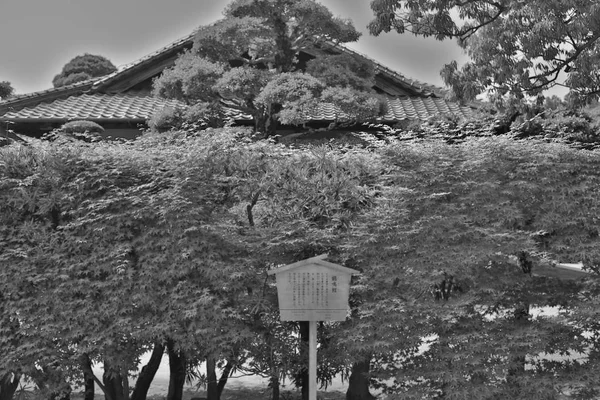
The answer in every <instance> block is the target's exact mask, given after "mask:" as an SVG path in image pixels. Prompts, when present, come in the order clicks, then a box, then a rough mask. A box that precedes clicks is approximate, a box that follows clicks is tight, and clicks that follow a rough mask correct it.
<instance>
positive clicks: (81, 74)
mask: <svg viewBox="0 0 600 400" xmlns="http://www.w3.org/2000/svg"><path fill="white" fill-rule="evenodd" d="M116 70H117V67H115V66H114V65H113V63H111V62H110V61H109V60H108V59H107V58H105V57H102V56H99V55H93V54H88V53H86V54H84V55H81V56H77V57H75V58H73V59H72V60H71V61H69V62H68V63H66V64H65V66H64V67H63V69H62V71H61V72H60V74H58V75H56V76H55V77H54V79H53V80H52V84H53V85H54V87H61V86H66V85H71V84H73V83H77V82H81V81H85V80H88V79H91V78H96V77H99V76H104V75H107V74H110V73H111V72H114V71H116Z"/></svg>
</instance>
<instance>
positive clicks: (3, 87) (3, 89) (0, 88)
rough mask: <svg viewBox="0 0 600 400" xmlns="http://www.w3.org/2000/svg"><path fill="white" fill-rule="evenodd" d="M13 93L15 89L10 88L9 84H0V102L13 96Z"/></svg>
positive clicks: (6, 82)
mask: <svg viewBox="0 0 600 400" xmlns="http://www.w3.org/2000/svg"><path fill="white" fill-rule="evenodd" d="M14 91H15V89H14V88H13V87H12V85H11V84H10V82H8V81H2V82H0V100H6V99H7V98H9V97H10V96H12V95H13V93H14Z"/></svg>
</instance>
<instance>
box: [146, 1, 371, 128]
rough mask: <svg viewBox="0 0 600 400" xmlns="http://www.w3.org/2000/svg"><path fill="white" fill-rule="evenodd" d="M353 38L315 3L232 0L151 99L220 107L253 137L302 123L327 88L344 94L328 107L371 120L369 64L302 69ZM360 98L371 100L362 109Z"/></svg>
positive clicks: (334, 61)
mask: <svg viewBox="0 0 600 400" xmlns="http://www.w3.org/2000/svg"><path fill="white" fill-rule="evenodd" d="M359 36H360V33H359V32H358V31H356V29H355V28H354V26H353V25H352V23H351V22H350V21H348V20H344V19H341V18H338V17H334V16H333V15H332V14H331V12H330V11H329V10H328V9H327V8H326V7H324V6H323V5H321V4H319V3H317V2H316V1H315V0H302V1H291V0H252V1H250V0H235V1H232V2H231V3H230V4H229V5H228V6H227V8H226V11H225V18H224V19H222V20H220V21H217V22H215V23H214V24H211V25H208V26H204V27H201V28H200V29H199V30H198V32H197V34H196V37H195V39H194V46H193V48H192V50H191V51H190V52H188V53H185V54H183V55H182V56H181V57H180V58H179V59H178V60H177V62H176V63H175V66H174V67H173V68H170V69H167V70H166V71H164V72H163V74H162V76H161V77H159V78H158V79H157V80H155V82H154V94H155V95H157V96H161V97H167V98H175V99H179V100H182V101H184V102H186V103H188V104H197V103H205V104H206V103H211V104H220V101H221V100H224V101H225V103H226V104H227V107H229V108H232V109H234V110H237V111H238V112H241V113H243V114H246V115H250V116H251V117H252V118H253V119H254V121H255V123H256V129H257V130H259V131H261V132H263V133H265V132H267V131H269V133H273V130H274V129H275V123H276V122H280V123H285V124H297V123H300V122H303V121H304V120H305V119H306V115H308V114H309V113H310V112H311V111H313V110H314V109H315V107H318V105H319V104H320V102H322V101H323V99H322V98H321V94H322V92H323V90H324V88H325V87H326V85H327V86H330V85H333V87H335V88H340V89H343V90H342V91H341V92H340V95H339V96H337V97H336V96H329V97H328V98H327V101H330V102H333V104H335V105H336V106H338V107H339V108H340V109H341V111H342V112H346V117H345V118H348V119H357V118H356V117H355V114H354V113H353V112H354V111H355V110H356V108H361V107H362V108H361V111H362V112H361V113H360V115H359V116H358V117H360V118H365V117H367V118H368V117H374V116H376V115H378V113H379V111H380V107H379V105H378V101H376V100H375V97H374V94H373V93H371V91H372V86H373V85H372V82H373V76H374V70H373V67H372V66H370V65H367V64H369V63H368V62H365V61H363V60H354V59H353V58H354V57H352V56H349V55H345V56H337V57H336V56H334V57H329V58H327V60H328V61H330V62H327V61H326V60H323V61H320V62H319V63H317V64H314V63H313V62H308V61H309V59H311V58H314V56H313V55H310V53H311V50H314V49H315V46H319V45H325V44H328V45H332V44H333V45H335V44H339V43H342V44H343V43H348V42H351V41H355V40H357V39H358V38H359ZM319 57H320V56H317V60H318V59H319ZM307 62H308V64H309V66H307ZM311 63H312V65H311ZM334 77H335V78H336V79H334ZM283 87H286V88H288V89H289V90H288V91H287V92H286V91H284V90H282V88H283ZM365 94H368V95H369V97H370V98H372V99H373V100H371V101H367V102H366V103H365V102H363V101H362V100H364V96H365ZM340 98H343V99H344V100H345V101H340ZM348 104H353V108H352V109H350V108H348V107H347V105H348Z"/></svg>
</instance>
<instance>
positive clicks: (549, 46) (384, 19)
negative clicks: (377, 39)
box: [369, 0, 600, 100]
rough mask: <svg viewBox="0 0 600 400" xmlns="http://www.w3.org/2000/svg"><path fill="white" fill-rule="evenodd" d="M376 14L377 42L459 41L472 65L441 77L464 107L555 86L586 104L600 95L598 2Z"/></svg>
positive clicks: (376, 8)
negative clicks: (393, 37)
mask: <svg viewBox="0 0 600 400" xmlns="http://www.w3.org/2000/svg"><path fill="white" fill-rule="evenodd" d="M371 8H372V9H373V12H374V14H375V19H374V20H373V21H372V22H371V23H370V24H369V29H370V31H371V33H372V34H374V35H378V34H380V33H381V32H389V31H391V30H394V31H396V32H398V33H405V32H408V33H413V34H415V35H420V36H425V37H428V36H433V37H435V38H436V39H438V40H444V39H447V38H456V39H457V40H458V43H459V45H460V46H461V47H462V48H463V49H465V51H466V52H467V54H468V55H469V56H470V61H469V62H467V63H466V64H465V65H464V66H462V67H461V68H460V69H459V68H458V66H457V64H456V62H453V63H450V64H447V65H446V66H444V68H443V70H442V77H443V78H444V80H445V82H446V84H447V85H449V86H450V87H451V88H452V89H453V91H454V93H455V95H456V96H457V97H459V98H461V99H465V100H469V99H472V98H473V97H474V96H475V95H477V94H479V93H482V92H483V91H485V90H491V91H493V93H495V94H496V95H505V94H512V95H514V96H517V97H521V96H523V95H533V96H535V95H537V94H539V93H541V92H542V91H543V90H545V89H548V88H551V87H553V86H555V85H565V86H566V87H567V88H569V89H570V90H571V92H572V93H573V94H574V95H575V96H578V97H580V98H583V99H586V98H588V99H589V98H591V99H595V98H598V96H599V95H600V76H599V75H598V72H597V68H596V65H597V64H598V61H599V60H600V42H599V41H598V39H599V38H600V23H599V22H598V21H600V7H599V6H598V4H597V3H596V2H594V1H581V0H567V1H561V0H533V1H526V2H523V1H520V0H506V1H497V2H493V1H488V0H474V1H466V2H465V1H459V0H451V1H439V0H424V1H422V0H406V1H405V0H373V1H372V2H371ZM563 80H564V82H563Z"/></svg>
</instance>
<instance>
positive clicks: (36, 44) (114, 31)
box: [0, 0, 466, 94]
mask: <svg viewBox="0 0 600 400" xmlns="http://www.w3.org/2000/svg"><path fill="white" fill-rule="evenodd" d="M228 2H229V1H227V0H0V81H9V82H11V83H12V85H13V87H14V88H15V90H16V92H17V93H19V94H22V93H29V92H33V91H38V90H44V89H48V88H51V87H52V78H53V77H54V75H56V74H58V73H59V72H60V70H61V69H62V67H63V65H64V64H66V63H67V62H68V61H69V60H71V59H72V58H73V57H75V56H77V55H81V54H84V53H91V54H99V55H102V56H105V57H107V58H108V59H109V60H111V61H112V62H113V64H115V65H116V66H119V65H122V64H128V63H130V62H133V61H135V60H137V59H138V58H141V57H143V56H144V55H146V54H148V53H151V52H153V51H155V50H158V49H159V48H161V47H163V46H165V45H167V44H169V43H171V42H173V41H175V40H177V39H178V38H180V37H183V36H185V35H187V34H189V33H190V32H192V31H193V30H194V29H195V28H196V27H198V26H200V25H205V24H208V23H211V22H213V21H215V20H217V19H219V18H220V17H221V16H222V11H223V9H224V7H225V5H226V4H227V3H228ZM320 2H321V3H322V4H324V5H325V6H327V7H328V8H329V9H330V10H331V11H332V13H333V14H334V15H336V16H341V17H344V18H350V19H351V20H352V21H353V22H354V25H355V26H356V28H357V29H358V30H360V31H362V32H363V36H362V37H361V39H360V40H359V41H358V42H357V43H353V44H351V45H350V46H349V47H351V48H353V49H354V50H357V51H359V52H361V53H363V54H366V55H368V56H369V57H371V58H373V59H375V60H377V61H378V62H380V63H382V64H383V65H385V66H387V67H389V68H391V69H393V70H395V71H397V72H399V73H402V74H404V75H405V76H407V77H409V78H413V79H417V80H420V81H423V82H426V83H430V84H436V85H440V86H443V84H442V80H441V78H440V76H439V71H440V70H441V68H442V66H443V65H444V64H446V63H448V62H450V61H452V60H455V59H456V60H458V61H459V64H461V63H462V62H464V61H465V60H466V56H465V55H464V54H463V52H462V50H461V49H460V48H459V47H458V46H457V45H456V44H455V42H453V41H448V40H446V41H444V42H439V41H436V40H434V39H422V38H416V37H414V36H412V35H409V34H404V35H398V34H397V33H390V34H384V35H381V36H379V37H373V36H370V35H369V34H368V32H367V29H366V25H367V24H368V22H369V21H370V20H371V19H372V18H373V14H372V12H371V9H370V7H369V4H370V0H321V1H320Z"/></svg>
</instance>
